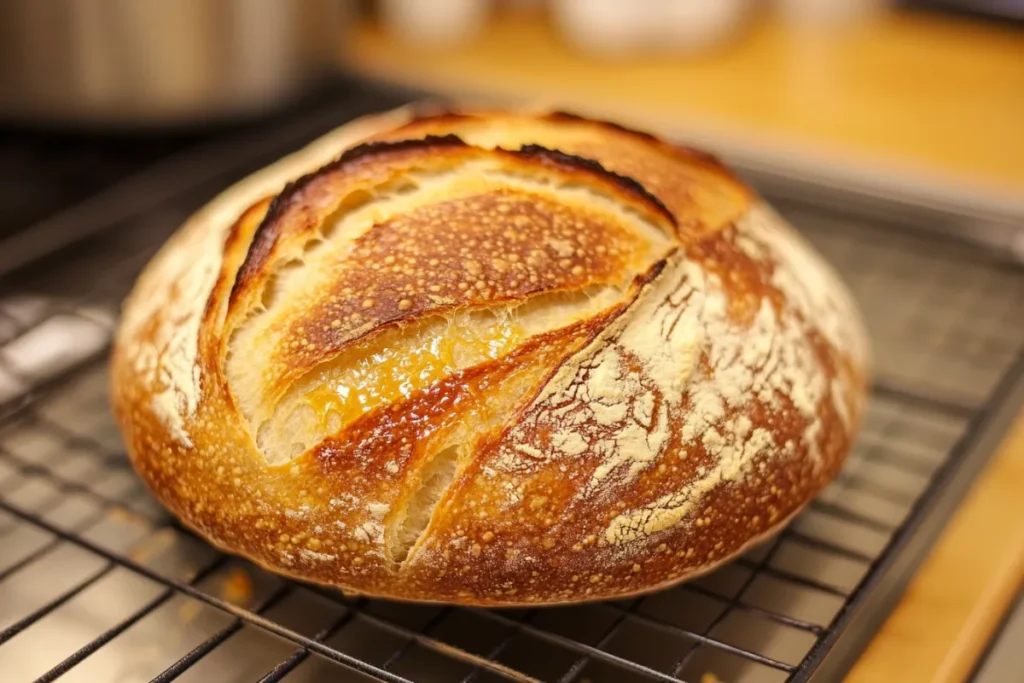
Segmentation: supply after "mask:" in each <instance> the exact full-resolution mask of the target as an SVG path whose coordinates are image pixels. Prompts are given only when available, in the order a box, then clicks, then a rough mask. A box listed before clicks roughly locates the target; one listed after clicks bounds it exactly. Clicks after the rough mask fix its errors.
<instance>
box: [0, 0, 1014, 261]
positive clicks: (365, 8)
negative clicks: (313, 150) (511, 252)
mask: <svg viewBox="0 0 1024 683" xmlns="http://www.w3.org/2000/svg"><path fill="white" fill-rule="evenodd" d="M1022 20H1024V1H1021V0H904V1H897V0H888V1H887V0H774V1H766V0H631V1H630V2H620V1H618V0H375V1H372V2H365V1H364V2H354V1H346V0H296V1H295V2H282V1H280V0H222V1H220V2H206V1H205V0H177V1H175V2H169V1H168V2H163V1H160V0H148V1H145V2H131V1H130V0H74V1H72V0H51V1H49V2H35V1H34V0H6V1H5V2H3V3H0V122H2V123H6V124H9V125H12V126H14V128H13V129H7V128H5V129H3V132H0V135H2V136H4V137H3V139H2V144H0V148H2V149H3V151H2V152H0V178H3V179H4V182H3V189H2V190H0V192H2V194H0V197H2V199H3V201H2V203H0V205H2V206H3V209H2V212H0V235H2V234H4V233H8V234H9V233H10V232H12V231H13V230H14V229H15V228H16V227H17V226H18V225H22V226H23V225H25V224H27V223H31V222H32V221H33V220H38V219H40V218H42V217H43V216H42V214H43V213H46V212H47V211H51V210H52V209H53V208H54V203H55V202H65V203H67V202H73V201H75V200H77V199H81V198H82V197H84V196H85V195H88V194H89V193H90V191H92V190H95V189H98V188H99V187H102V186H104V185H106V184H108V183H109V182H111V181H112V180H113V179H114V178H115V176H117V175H118V169H117V168H114V166H118V167H119V168H120V169H121V172H124V173H127V172H128V169H129V168H133V169H134V168H135V164H142V165H145V164H146V163H148V162H149V161H151V160H153V159H155V158H158V157H162V156H163V155H164V154H166V153H169V152H170V151H171V149H170V148H172V147H177V146H182V147H184V146H187V145H189V144H192V143H194V142H196V140H197V138H198V137H201V136H203V135H206V134H208V133H210V132H211V131H218V132H219V131H221V130H222V129H223V127H224V126H227V127H231V126H238V125H244V124H249V123H252V122H253V121H256V122H259V121H261V119H262V118H266V117H271V116H274V115H279V116H280V115H282V113H283V114H284V115H287V114H288V112H289V111H295V110H296V108H298V109H301V108H302V107H303V106H306V105H304V104H303V102H308V98H310V97H315V96H316V94H317V93H320V94H321V95H322V94H323V93H324V92H326V91H328V90H330V89H331V88H334V89H339V88H340V89H344V88H345V87H346V82H345V81H344V80H343V79H344V77H343V76H341V75H340V74H348V75H349V76H351V75H352V74H357V75H360V76H364V77H368V78H371V79H375V80H377V81H382V82H386V83H390V84H396V85H398V86H401V87H404V88H407V89H409V90H410V91H411V92H415V93H424V94H430V95H446V96H454V97H457V98H460V99H466V98H472V99H473V100H475V101H484V102H498V103H526V104H530V105H541V106H558V107H562V108H571V109H575V110H578V111H581V112H585V113H592V114H596V115H599V116H605V117H610V118H615V119H619V120H623V121H625V122H627V123H633V124H635V125H637V126H641V127H647V128H653V129H656V130H659V131H661V132H663V133H665V134H667V135H671V136H673V137H676V138H678V139H681V140H685V141H687V142H689V143H691V144H696V145H701V146H704V147H707V148H710V149H712V150H714V151H715V152H717V153H719V154H720V155H722V156H723V157H725V158H726V160H728V161H730V162H732V163H734V164H737V165H739V166H740V167H742V168H743V169H749V170H751V171H755V172H756V171H759V170H763V171H764V172H765V173H766V174H767V175H768V176H771V177H772V178H776V177H783V178H786V179H799V180H807V181H813V182H814V183H815V184H817V185H820V186H822V187H824V188H826V189H827V188H828V187H830V186H832V187H838V188H841V190H842V191H843V192H851V191H852V192H862V193H864V194H866V195H869V196H873V195H884V196H896V197H899V198H901V199H902V200H904V201H908V202H920V203H924V204H928V205H930V206H936V207H946V206H948V207H951V208H954V209H956V210H958V211H960V212H961V213H966V214H968V215H970V216H972V217H973V218H972V220H970V221H968V222H967V224H966V225H960V226H958V230H960V231H961V232H963V231H965V230H966V232H968V233H970V234H971V236H972V237H974V238H976V239H979V240H984V241H987V242H989V243H993V244H996V245H997V246H999V247H1001V248H1005V249H1006V250H1009V251H1015V252H1017V253H1021V254H1024V238H1022V237H1020V236H1019V234H1018V232H1017V231H1016V230H1015V227H1016V224H1019V222H1020V221H1021V218H1022V216H1024V132H1022V129H1024V126H1022V124H1021V122H1022V121H1024V28H1022V26H1024V21H1022ZM302 98H306V99H305V100H303V99H302ZM289 107H291V110H289ZM83 130H85V131H86V133H87V135H86V136H85V137H86V138H89V139H88V140H84V141H83V137H82V135H81V133H82V131H83ZM29 132H31V133H34V134H37V133H39V132H42V133H44V134H45V135H53V134H55V133H57V134H66V135H71V136H72V139H65V141H66V142H68V143H69V144H73V145H77V146H78V149H79V150H80V155H81V156H82V157H83V158H84V159H85V160H89V159H90V154H92V155H94V156H96V158H95V159H93V162H94V163H84V164H80V163H78V162H77V161H70V162H69V161H67V160H63V161H62V162H61V163H60V164H58V165H60V166H61V167H62V168H63V167H66V166H68V165H69V164H71V166H73V168H71V169H70V170H68V171H67V172H68V173H69V177H68V178H66V179H62V182H61V183H57V185H58V186H60V189H59V190H57V189H55V188H54V187H53V183H49V184H41V183H39V182H37V180H38V179H37V178H35V177H34V176H33V175H32V174H31V173H28V172H27V171H26V169H27V168H28V167H30V166H31V164H29V163H27V162H26V157H28V156H33V155H36V156H38V155H39V154H40V151H39V145H40V144H42V146H43V147H46V143H47V140H40V139H39V138H33V137H32V136H31V135H28V133H29ZM12 136H13V137H12ZM96 137H100V138H105V139H106V140H108V141H109V140H112V139H114V138H122V139H121V140H120V141H119V142H121V143H125V142H126V141H125V140H124V139H123V138H125V137H127V138H129V139H128V140H127V142H126V144H124V145H122V146H123V147H124V149H120V150H118V152H117V153H116V154H113V156H114V157H117V158H115V159H109V158H100V157H109V156H111V152H110V151H109V150H110V148H109V147H107V148H105V149H103V150H100V151H96V150H95V148H94V146H93V145H92V143H91V142H90V140H92V139H95V138H96ZM114 147H117V145H116V144H115V145H114ZM125 156H127V157H130V159H125V158H123V157H125ZM42 169H43V170H40V171H39V172H40V173H51V174H53V173H57V172H58V170H57V169H54V168H49V167H48V165H46V164H43V165H42ZM74 169H78V170H77V171H76V170H74ZM84 169H88V170H84ZM83 170H84V173H83ZM108 174H109V177H108ZM83 175H84V177H80V176H83ZM44 185H45V186H46V188H47V189H42V187H43V186H44ZM69 185H70V186H71V187H66V186H69ZM58 191H59V192H61V193H63V194H64V195H65V196H61V197H57V196H56V195H55V194H54V193H56V192H58ZM40 193H45V194H47V196H45V197H40V196H38V195H39V194H40Z"/></svg>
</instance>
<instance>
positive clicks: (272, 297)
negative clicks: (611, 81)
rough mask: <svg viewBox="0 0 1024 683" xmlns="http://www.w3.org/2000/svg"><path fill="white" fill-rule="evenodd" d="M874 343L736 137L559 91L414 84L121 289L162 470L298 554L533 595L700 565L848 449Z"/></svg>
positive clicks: (206, 219) (162, 482) (442, 595)
mask: <svg viewBox="0 0 1024 683" xmlns="http://www.w3.org/2000/svg"><path fill="white" fill-rule="evenodd" d="M868 363H869V353H868V348H867V341H866V335H865V332H864V329H863V325H862V322H861V318H860V315H859V313H858V311H857V310H856V308H855V306H854V304H853V303H852V302H851V299H850V297H849V295H848V293H847V291H846V289H845V288H844V286H843V284H842V283H841V282H840V281H839V280H838V279H837V277H836V275H835V274H834V273H833V271H832V270H831V269H830V268H829V267H828V266H827V265H826V264H825V263H823V261H822V260H821V258H820V257H819V256H818V255H817V254H816V253H815V252H814V251H813V250H812V249H811V248H810V247H809V246H808V245H807V244H806V243H805V242H804V241H803V240H802V238H800V237H799V236H798V235H797V234H796V233H795V232H794V231H793V230H792V229H791V228H790V227H789V226H788V225H787V224H786V223H785V222H784V221H783V220H782V219H781V218H780V217H779V216H778V215H777V214H776V213H774V212H773V211H772V209H771V208H769V207H768V206H766V205H765V203H764V202H763V201H762V200H761V199H759V198H758V197H757V196H756V195H755V194H754V192H753V191H752V190H751V189H749V188H748V187H747V186H745V185H744V184H743V183H742V182H740V181H739V180H737V179H736V178H735V177H734V176H733V175H732V174H730V173H729V172H728V171H727V170H726V169H725V168H723V167H722V165H721V164H719V163H718V162H717V161H716V160H715V159H714V158H712V157H710V156H708V155H706V154H704V153H701V152H698V151H695V150H693V149H688V148H684V147H680V146H676V145H674V144H671V143H668V142H665V141H662V140H659V139H657V138H655V137H652V136H650V135H647V134H645V133H640V132H636V131H633V130H629V129H626V128H623V127H620V126H617V125H614V124H609V123H603V122H598V121H592V120H588V119H583V118H580V117H577V116H572V115H569V114H561V113H546V114H533V113H529V114H528V113H499V112H488V113H474V112H450V111H449V112H432V113H430V112H428V113H424V112H422V111H421V112H416V111H411V110H400V111H396V112H392V113H389V114H382V115H377V116H374V117H370V118H368V119H363V120H360V121H357V122H355V123H352V124H349V125H347V126H345V127H343V128H340V129H339V130H337V131H335V132H334V133H331V134H329V135H327V136H326V137H324V138H321V139H320V140H318V141H316V142H314V143H312V144H311V145H310V146H309V147H307V148H306V149H303V150H301V151H299V152H297V153H296V154H294V155H292V156H290V157H287V158H285V159H283V160H281V161H280V162H278V163H276V164H274V165H272V166H270V167H268V168H266V169H264V170H263V171H261V172H259V173H257V174H255V175H253V176H250V177H249V178H247V179H245V180H243V181H242V182H241V183H239V184H237V185H235V186H234V187H232V188H230V189H228V190H227V191H226V192H224V193H223V194H222V195H220V196H219V197H217V198H216V199H214V200H213V201H212V202H210V203H209V204H208V205H207V206H205V207H204V208H203V209H201V210H200V211H199V212H198V213H196V214H195V215H194V216H192V217H191V218H190V219H189V220H188V222H187V223H186V224H185V225H184V226H183V227H182V228H181V230H180V231H179V232H178V233H177V234H176V235H175V236H174V237H173V238H172V239H171V240H170V241H169V242H168V243H167V244H166V245H165V246H164V248H163V249H162V250H161V251H160V252H159V254H158V255H157V256H156V257H155V258H154V259H153V261H152V262H151V263H150V264H149V265H148V267H147V268H146V270H145V271H144V273H143V274H142V275H141V277H140V278H139V280H138V282H137V284H136V286H135V289H134V291H133V292H132V294H131V296H130V297H129V299H128V301H127V302H126V304H125V307H124V315H123V320H122V322H121V326H120V329H119V332H118V336H117V340H116V345H115V349H114V353H113V358H112V390H113V403H114V408H115V412H116V415H117V419H118V422H119V424H120V426H121V428H122V431H123V434H124V437H125V441H126V444H127V449H128V453H129V454H130V457H131V459H132V461H133V463H134V465H135V467H136V469H137V470H138V472H139V474H140V475H141V476H142V477H143V478H144V479H145V480H146V482H147V483H148V484H149V486H150V487H151V488H152V490H153V492H154V493H155V495H156V496H157V497H158V498H159V499H160V500H161V501H162V502H163V503H164V504H165V505H166V506H167V507H168V508H170V509H171V510H172V511H173V512H174V513H175V514H176V515H177V516H179V517H180V518H181V520H182V521H183V522H184V523H185V524H186V525H188V526H189V527H190V528H192V529H194V530H195V531H196V532H197V533H198V534H200V535H202V536H203V537H205V538H207V539H208V540H209V541H210V542H212V543H214V544H215V545H217V546H218V547H220V548H223V549H224V550H227V551H229V552H232V553H237V554H239V555H242V556H245V557H247V558H250V559H251V560H253V561H255V562H257V563H259V564H260V565H263V566H264V567H267V568H269V569H271V570H273V571H276V572H279V573H282V574H286V575H289V576H293V577H297V578H300V579H303V580H308V581H314V582H319V583H323V584H328V585H333V586H339V587H342V588H345V589H347V590H350V591H353V592H358V593H364V594H369V595H376V596H385V597H389V598H396V599H403V600H420V601H442V602H451V603H464V604H476V605H526V604H531V605H539V604H557V603H567V602H574V601H581V600H596V599H603V598H614V597H619V596H625V595H631V594H636V593H640V592H644V591H650V590H654V589H658V588H661V587H665V586H667V585H670V584H672V583H675V582H678V581H681V580H684V579H688V578H692V577H694V576H696V575H699V574H701V573H704V572H707V571H708V570H710V569H711V568H713V567H715V566H716V565H719V564H720V563H722V562H725V561H727V560H729V559H730V558H732V557H734V556H735V555H736V554H738V553H740V552H742V551H743V550H744V549H746V548H747V547H749V546H750V545H751V544H754V543H756V542H758V541H759V540H760V539H763V538H765V537H766V536H767V535H769V534H771V533H773V532H775V531H777V530H778V529H779V528H780V527H781V525H783V524H785V523H786V521H787V520H788V519H790V518H791V517H792V516H793V515H794V514H796V513H797V512H798V511H799V510H800V509H801V508H802V507H803V506H804V505H805V504H806V503H807V502H808V501H809V500H810V499H811V498H812V497H813V496H814V495H815V494H816V493H817V492H818V491H819V490H820V489H821V488H822V487H823V486H824V485H825V484H826V483H827V482H828V481H829V480H830V479H831V478H832V477H833V476H834V475H835V474H836V471H837V470H838V468H839V467H840V465H841V464H842V461H843V459H844V457H845V455H846V453H847V452H848V450H849V448H850V445H851V441H852V439H853V437H854V434H855V432H856V430H857V428H858V423H859V420H860V416H861V413H862V408H863V404H864V400H865V395H866V384H867V380H868Z"/></svg>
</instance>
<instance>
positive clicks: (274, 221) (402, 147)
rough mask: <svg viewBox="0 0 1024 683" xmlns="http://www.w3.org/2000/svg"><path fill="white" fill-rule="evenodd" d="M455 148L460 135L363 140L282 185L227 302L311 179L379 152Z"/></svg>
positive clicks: (257, 265)
mask: <svg viewBox="0 0 1024 683" xmlns="http://www.w3.org/2000/svg"><path fill="white" fill-rule="evenodd" d="M457 147H469V145H467V144H466V143H465V142H463V140H462V138H460V137H458V136H457V135H428V136H426V137H424V138H416V139H410V140H397V141H374V142H365V143H363V144H360V145H356V146H355V147H352V148H350V149H347V150H345V151H344V152H342V154H341V156H339V157H338V158H337V159H335V160H334V161H331V162H329V163H327V164H325V165H324V166H321V167H320V168H318V169H317V170H315V171H312V172H310V173H307V174H305V175H303V176H300V177H299V178H296V179H295V180H293V181H291V182H290V183H288V184H287V185H285V186H284V188H282V190H281V191H280V192H279V193H278V194H277V195H276V196H275V197H274V199H273V200H272V201H271V202H270V206H269V207H268V208H267V214H266V216H264V217H263V221H262V222H261V223H260V225H259V227H258V228H256V232H255V233H254V234H253V238H252V243H251V244H250V245H249V252H248V253H247V254H246V255H245V259H244V260H243V261H242V265H241V266H240V267H239V269H238V277H237V278H235V284H234V286H233V287H232V288H231V295H230V297H229V298H228V305H229V306H234V305H235V303H236V301H237V299H238V297H239V296H240V294H241V290H242V288H243V287H244V286H245V285H246V283H248V282H249V281H250V280H252V279H253V278H254V277H255V275H256V273H257V272H259V270H260V269H261V268H263V266H264V265H266V262H267V259H268V257H269V256H270V253H271V252H272V251H273V249H274V245H275V244H277V239H278V237H279V236H280V234H281V219H282V217H283V216H284V214H285V213H286V212H287V210H288V209H289V208H291V206H292V204H293V203H294V202H295V201H296V200H298V199H299V198H300V196H301V193H302V191H303V190H304V189H306V188H307V187H308V186H309V185H310V183H312V182H313V181H314V180H316V179H318V178H321V177H323V176H325V175H328V174H331V173H334V172H336V171H339V170H343V169H344V168H345V167H346V166H348V165H350V164H356V163H359V162H361V161H363V160H365V159H369V158H373V157H377V156H381V155H386V154H390V153H394V152H403V151H408V150H420V149H439V148H441V149H444V148H448V149H452V148H457Z"/></svg>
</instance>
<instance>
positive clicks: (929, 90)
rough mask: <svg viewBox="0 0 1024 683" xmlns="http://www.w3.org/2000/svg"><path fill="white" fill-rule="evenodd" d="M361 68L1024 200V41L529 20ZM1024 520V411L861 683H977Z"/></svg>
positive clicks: (890, 624) (377, 41) (420, 83)
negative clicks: (674, 53) (726, 39)
mask: <svg viewBox="0 0 1024 683" xmlns="http://www.w3.org/2000/svg"><path fill="white" fill-rule="evenodd" d="M344 55H345V56H344V58H345V60H346V62H347V63H348V64H349V65H350V66H354V67H355V68H356V69H357V70H360V71H362V72H364V73H367V74H369V75H372V76H375V77H378V78H383V79H385V80H391V81H395V82H401V83H404V84H409V85H414V86H417V87H420V88H423V89H426V90H431V91H435V92H442V93H451V94H456V95H482V96H494V97H498V98H514V99H517V100H528V101H531V102H532V103H541V102H542V103H545V104H547V103H557V104H558V105H560V106H563V107H574V108H577V109H581V110H583V111H586V112H590V113H598V114H601V115H605V116H610V117H615V118H619V119H627V120H629V121H631V122H634V123H636V124H638V125H643V126H648V127H651V126H653V127H668V128H670V129H671V130H672V131H673V132H675V133H677V134H679V133H682V134H683V135H688V137H689V138H690V139H691V140H693V141H694V142H696V143H698V144H706V145H707V146H710V147H712V148H713V149H716V151H722V149H721V147H722V146H726V147H729V148H730V149H731V150H736V149H741V150H747V151H749V150H751V149H755V150H756V149H760V150H765V151H767V153H768V154H769V155H772V158H773V159H774V160H776V161H777V160H778V159H780V158H781V159H793V158H804V159H810V160H811V163H810V168H814V167H815V165H816V166H817V167H818V168H820V169H822V172H829V170H830V169H831V168H833V167H834V166H843V167H850V168H856V169H860V171H861V172H862V173H863V174H866V175H868V176H883V175H884V176H886V180H885V182H888V178H889V177H891V174H892V173H894V172H895V173H897V175H899V176H900V177H901V178H903V179H907V178H909V179H910V182H911V183H921V182H925V183H928V182H931V183H935V184H937V186H938V187H939V188H940V189H938V190H936V192H945V191H959V189H960V188H964V187H967V188H971V189H977V190H979V191H980V192H981V194H982V196H983V198H984V199H992V201H1000V200H1004V199H1007V198H1009V201H1010V202H1011V203H1013V202H1015V201H1017V200H1024V31H1020V30H1015V29H1011V28H1006V27H1002V26H997V25H992V24H982V23H972V22H966V21H963V20H953V19H948V18H940V17H934V16H925V15H918V16H904V15H898V14H887V15H883V16H882V17H881V18H880V19H879V20H878V21H876V22H874V23H873V24H871V25H870V26H866V27H863V28H861V29H858V30H855V31H852V32H849V33H846V34H841V35H834V36H831V37H829V38H827V39H826V38H820V37H814V36H811V35H806V34H796V33H793V32H791V31H789V30H787V29H786V28H784V27H783V26H781V25H780V24H778V23H775V22H772V21H770V20H763V21H758V22H755V23H754V24H753V25H752V26H751V27H750V28H749V29H748V30H747V32H746V33H745V34H744V35H743V36H742V37H741V38H740V39H738V40H736V41H734V42H733V43H732V44H731V45H729V46H728V47H725V48H721V49H719V50H716V51H715V52H713V53H710V54H705V55H700V56H695V57H692V58H689V59H675V60H670V59H645V60H641V61H632V62H620V63H595V62H594V61H591V60H588V59H586V58H583V57H581V56H579V55H578V54H575V53H574V52H573V51H572V50H570V49H569V48H568V47H566V46H565V45H564V44H563V43H562V42H561V41H560V40H559V39H558V38H557V36H556V35H555V33H554V31H553V30H552V28H551V27H550V26H549V25H548V24H547V22H546V21H545V20H544V19H543V18H540V17H538V16H536V15H520V16H511V17H507V16H506V17H503V18H502V20H501V21H500V22H497V23H494V24H493V25H492V26H491V27H490V28H489V29H488V31H487V32H486V35H484V36H481V37H480V38H479V39H478V40H475V41H474V42H472V43H471V44H469V45H466V46H463V47H462V48H460V49H457V50H450V51H423V50H418V49H415V48H412V47H409V46H407V45H402V44H399V43H396V42H395V41H393V40H392V39H390V38H389V37H388V36H387V35H386V34H385V33H384V32H383V31H381V30H380V29H379V28H378V27H377V26H375V25H374V24H372V23H368V22H367V23H362V24H359V25H358V26H357V27H356V30H355V32H354V33H353V34H352V35H351V36H349V37H348V38H346V40H345V43H344ZM780 150H781V151H782V152H784V153H783V154H780ZM727 151H728V150H727ZM805 170H806V169H805ZM1015 206H1016V205H1015ZM1021 520H1024V415H1022V416H1021V418H1020V419H1018V420H1017V422H1016V425H1015V427H1014V428H1013V429H1012V430H1011V432H1010V433H1009V434H1008V436H1007V437H1006V438H1005V440H1004V442H1003V444H1002V446H1001V447H1000V449H999V451H998V453H997V454H996V455H995V456H994V457H993V459H992V460H991V461H990V462H989V463H988V465H987V466H986V469H985V470H984V472H983V473H982V474H981V476H980V477H979V478H978V480H977V481H976V482H975V484H974V486H973V487H972V489H971V491H970V492H969V494H968V496H967V498H966V499H965V500H964V502H963V503H962V504H961V505H960V507H959V508H958V510H957V513H956V515H955V517H954V518H953V520H952V521H951V522H950V524H949V525H948V526H947V528H946V529H945V531H944V532H943V535H942V537H941V538H940V540H939V542H938V543H937V544H936V545H935V546H934V547H933V549H932V551H931V553H930V555H929V558H928V559H927V560H926V562H925V564H924V565H923V566H922V568H921V569H920V571H919V572H918V574H917V576H916V577H915V580H914V582H913V583H912V584H911V586H910V588H909V589H908V590H907V592H906V594H905V595H904V597H903V599H902V601H901V603H900V604H899V605H898V606H897V608H896V610H895V611H894V612H893V613H892V615H891V616H890V618H889V619H888V621H887V622H886V624H885V626H884V627H883V628H882V630H881V631H880V633H879V634H878V636H877V637H876V638H875V640H874V641H873V642H872V643H871V645H870V646H869V647H868V649H867V650H866V651H865V653H864V655H863V656H862V657H861V659H860V660H859V662H858V664H857V665H856V667H855V668H854V670H853V671H852V672H851V674H850V677H849V680H850V681H854V682H855V683H880V682H881V681H900V683H916V682H921V683H923V682H924V681H941V682H950V683H952V682H953V681H960V680H963V679H964V677H965V676H967V675H968V673H969V672H970V670H971V668H972V666H973V665H974V663H975V662H976V661H977V659H978V657H979V656H980V655H981V653H982V652H983V650H984V647H985V644H986V643H987V642H988V640H989V639H990V638H991V637H992V634H993V633H994V630H995V629H996V627H997V626H998V624H999V620H1000V618H1001V617H1002V614H1003V613H1004V611H1005V610H1006V609H1007V607H1008V605H1009V604H1010V602H1011V600H1012V598H1013V596H1014V595H1015V594H1016V591H1018V590H1019V589H1020V588H1021V585H1022V580H1024V524H1022V523H1021Z"/></svg>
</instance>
